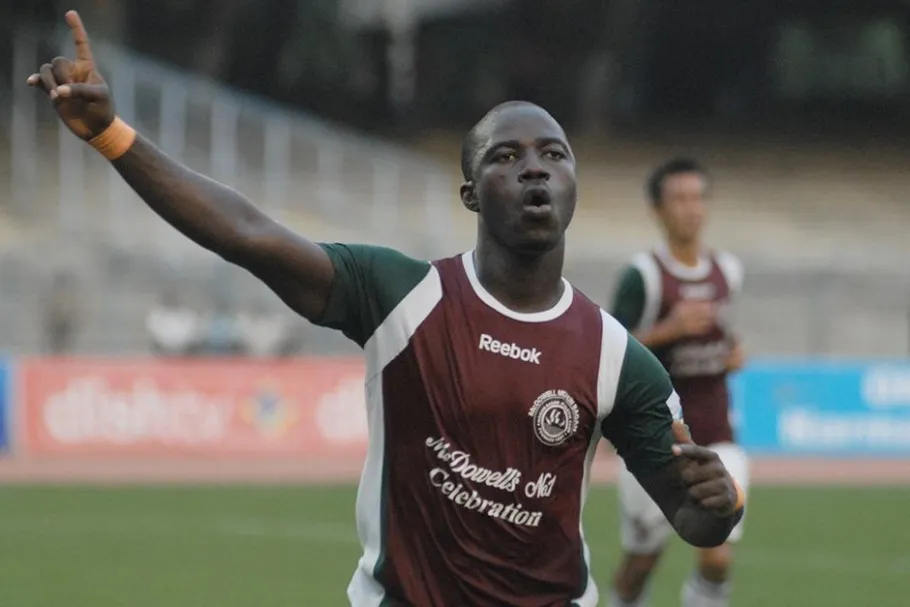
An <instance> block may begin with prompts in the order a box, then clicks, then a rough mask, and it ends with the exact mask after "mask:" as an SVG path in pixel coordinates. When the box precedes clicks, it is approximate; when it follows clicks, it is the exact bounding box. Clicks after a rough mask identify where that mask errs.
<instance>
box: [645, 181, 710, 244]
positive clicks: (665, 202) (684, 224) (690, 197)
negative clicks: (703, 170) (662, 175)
mask: <svg viewBox="0 0 910 607" xmlns="http://www.w3.org/2000/svg"><path fill="white" fill-rule="evenodd" d="M707 185H708V184H707V182H706V180H705V178H704V176H703V175H701V174H700V173H678V174H676V175H670V176H669V177H667V178H666V179H664V183H663V194H662V196H661V202H660V206H658V208H657V215H658V217H659V218H660V221H661V223H662V224H663V226H664V229H665V230H666V231H667V236H668V237H669V238H671V239H673V240H678V241H683V242H687V241H691V240H695V239H697V238H698V235H699V234H700V233H701V229H702V226H704V224H705V219H706V218H707V213H708V208H707V205H706V200H705V199H706V197H707Z"/></svg>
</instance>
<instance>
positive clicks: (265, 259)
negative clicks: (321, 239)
mask: <svg viewBox="0 0 910 607" xmlns="http://www.w3.org/2000/svg"><path fill="white" fill-rule="evenodd" d="M250 223H252V224H253V226H254V227H253V228H251V229H250V230H249V232H248V234H246V235H245V238H244V241H245V248H246V251H245V252H244V253H243V255H242V256H241V258H242V263H241V265H243V266H244V267H246V269H247V270H249V271H250V272H252V273H253V274H254V275H255V276H256V277H257V278H259V279H260V280H262V281H263V282H264V283H265V284H266V285H267V286H268V287H269V288H270V289H271V290H272V291H274V292H275V294H276V295H278V296H279V297H280V298H281V299H282V301H284V302H285V303H286V304H287V305H288V307H290V308H291V309H293V310H294V311H295V312H297V313H298V314H300V315H301V316H303V317H304V318H306V319H308V320H311V321H313V320H315V319H317V318H318V317H319V316H320V315H321V314H322V313H323V311H324V310H325V307H326V305H327V302H328V300H329V295H330V293H331V289H332V284H333V281H334V276H335V269H334V267H333V264H332V260H331V259H330V257H329V256H328V255H327V254H326V252H325V250H324V249H323V248H322V247H320V246H319V245H317V244H316V243H314V242H311V241H309V240H307V239H306V238H304V237H302V236H300V235H299V234H297V233H295V232H294V231H293V230H291V229H289V228H287V227H285V226H283V225H281V224H280V223H278V222H276V221H274V220H272V219H271V218H269V217H266V216H263V217H262V218H261V219H260V220H258V221H255V222H250Z"/></svg>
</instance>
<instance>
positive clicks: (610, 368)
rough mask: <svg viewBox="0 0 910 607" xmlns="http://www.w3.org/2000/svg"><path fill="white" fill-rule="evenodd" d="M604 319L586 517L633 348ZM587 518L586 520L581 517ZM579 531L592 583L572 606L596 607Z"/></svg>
mask: <svg viewBox="0 0 910 607" xmlns="http://www.w3.org/2000/svg"><path fill="white" fill-rule="evenodd" d="M600 318H601V327H602V329H601V338H600V364H599V368H598V372H597V426H596V427H595V428H594V432H593V434H592V436H591V443H590V445H589V446H588V452H587V454H586V457H585V468H584V475H583V476H582V481H581V510H580V514H582V515H583V514H584V509H585V503H586V502H587V500H588V491H589V489H590V484H591V477H590V475H591V464H592V463H593V461H594V455H595V454H596V453H597V447H598V445H599V444H600V439H601V438H602V436H601V433H600V423H601V422H602V421H603V420H604V419H605V418H606V417H607V416H608V415H609V414H610V412H611V411H612V410H613V404H614V402H615V401H616V391H617V390H618V389H619V375H620V373H622V364H623V362H624V361H625V358H626V347H627V346H628V344H629V333H628V331H626V329H625V328H624V327H623V326H622V325H621V324H619V321H618V320H616V319H615V318H613V317H612V316H610V315H609V314H607V313H606V312H605V311H603V310H601V311H600ZM581 518H583V516H582V517H581ZM578 529H579V532H580V534H581V545H582V551H583V554H584V559H585V565H586V566H587V568H588V583H587V585H586V587H585V592H584V594H583V595H581V596H580V597H578V598H575V599H572V604H573V605H577V606H578V607H596V605H597V601H598V599H599V593H598V591H597V584H596V583H595V582H594V577H593V576H592V574H591V572H592V570H593V568H592V566H591V550H590V548H588V543H587V542H586V541H585V532H584V528H583V525H582V521H581V519H579V521H578Z"/></svg>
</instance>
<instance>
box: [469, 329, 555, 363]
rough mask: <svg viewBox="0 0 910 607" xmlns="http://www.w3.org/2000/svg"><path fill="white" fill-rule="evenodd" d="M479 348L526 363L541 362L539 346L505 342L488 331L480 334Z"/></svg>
mask: <svg viewBox="0 0 910 607" xmlns="http://www.w3.org/2000/svg"><path fill="white" fill-rule="evenodd" d="M479 348H480V349H481V350H486V351H487V352H492V353H493V354H499V355H500V356H505V357H506V358H514V359H516V360H522V361H524V362H526V363H534V364H535V365H539V364H540V350H538V349H537V348H522V347H521V346H519V345H517V344H504V343H502V342H501V341H499V340H498V339H493V338H492V337H490V336H489V335H487V334H486V333H482V334H481V335H480V345H479Z"/></svg>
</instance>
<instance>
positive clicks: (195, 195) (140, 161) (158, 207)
mask: <svg viewBox="0 0 910 607" xmlns="http://www.w3.org/2000/svg"><path fill="white" fill-rule="evenodd" d="M112 164H113V166H114V168H115V169H117V172H118V173H120V175H121V176H122V177H123V179H124V180H125V181H126V182H127V183H128V184H129V185H130V187H131V188H133V190H135V191H136V193H137V194H138V195H139V196H140V197H141V198H142V199H143V200H144V201H145V203H146V204H147V205H148V206H149V207H150V208H151V209H152V210H153V211H155V213H157V214H158V215H160V216H161V217H162V218H163V219H164V220H165V221H167V222H168V223H169V224H171V225H172V226H173V227H174V228H176V229H177V230H179V231H180V232H182V233H183V234H184V235H185V236H187V237H188V238H190V239H191V240H193V241H194V242H196V243H197V244H199V245H200V246H202V247H205V248H206V249H208V250H210V251H213V252H214V253H217V254H219V255H221V256H222V257H224V258H226V259H229V260H231V261H238V257H239V256H241V255H242V252H243V249H244V246H245V243H246V242H247V241H248V239H249V238H248V236H249V235H250V234H252V233H254V232H255V230H256V227H257V225H258V224H261V223H263V222H264V221H267V218H266V217H265V215H264V214H263V213H262V212H261V211H259V210H258V209H257V208H256V207H255V206H254V205H253V204H252V203H251V202H250V201H249V200H248V199H247V198H246V197H244V196H243V195H242V194H240V193H238V192H237V191H235V190H233V189H231V188H229V187H227V186H225V185H223V184H220V183H218V182H216V181H214V180H212V179H209V178H208V177H205V176H204V175H200V174H199V173H196V172H195V171H192V170H191V169H189V168H188V167H186V166H184V165H182V164H180V163H179V162H177V161H176V160H174V159H172V158H170V157H169V156H167V155H166V154H165V153H164V152H162V151H161V150H159V149H158V148H157V147H155V146H154V145H153V144H152V143H151V142H149V141H148V140H147V139H145V138H143V137H142V136H141V135H140V136H137V138H136V141H135V143H134V144H133V145H132V146H131V147H130V149H129V151H127V152H126V153H125V154H124V155H122V156H121V157H119V158H118V159H116V160H114V161H113V163H112Z"/></svg>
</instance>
